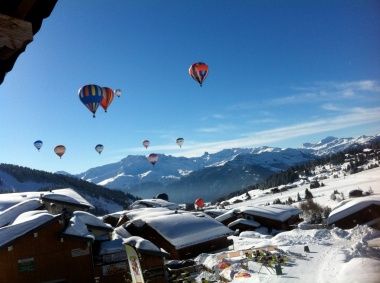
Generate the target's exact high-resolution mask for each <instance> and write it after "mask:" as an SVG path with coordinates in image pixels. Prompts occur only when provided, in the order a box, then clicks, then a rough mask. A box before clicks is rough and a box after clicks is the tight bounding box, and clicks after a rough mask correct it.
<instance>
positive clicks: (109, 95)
mask: <svg viewBox="0 0 380 283" xmlns="http://www.w3.org/2000/svg"><path fill="white" fill-rule="evenodd" d="M102 91H103V99H102V101H101V102H100V106H102V108H103V109H104V111H105V112H107V108H108V107H109V106H110V105H111V103H112V100H113V98H114V96H115V94H114V92H113V90H112V89H110V88H109V87H102Z"/></svg>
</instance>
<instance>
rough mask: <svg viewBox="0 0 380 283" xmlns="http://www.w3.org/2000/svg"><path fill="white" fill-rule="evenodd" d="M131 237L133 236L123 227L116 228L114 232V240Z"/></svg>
mask: <svg viewBox="0 0 380 283" xmlns="http://www.w3.org/2000/svg"><path fill="white" fill-rule="evenodd" d="M131 236H132V235H131V234H130V233H129V232H128V231H127V230H126V229H125V228H124V227H123V226H119V227H116V228H115V229H114V230H113V232H112V239H114V240H115V239H124V238H129V237H131Z"/></svg>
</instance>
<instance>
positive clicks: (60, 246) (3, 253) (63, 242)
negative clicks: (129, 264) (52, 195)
mask: <svg viewBox="0 0 380 283" xmlns="http://www.w3.org/2000/svg"><path fill="white" fill-rule="evenodd" d="M64 225H65V224H64V221H63V219H62V216H61V215H55V216H54V215H52V214H50V213H48V212H47V211H30V212H25V213H22V214H21V215H19V216H18V217H17V218H16V219H15V220H14V221H13V222H12V224H11V225H8V226H5V227H2V228H0V282H17V283H22V282H27V283H33V282H94V273H93V263H92V251H91V238H89V237H79V236H70V235H65V234H64V233H62V231H63V229H64V228H65V226H64Z"/></svg>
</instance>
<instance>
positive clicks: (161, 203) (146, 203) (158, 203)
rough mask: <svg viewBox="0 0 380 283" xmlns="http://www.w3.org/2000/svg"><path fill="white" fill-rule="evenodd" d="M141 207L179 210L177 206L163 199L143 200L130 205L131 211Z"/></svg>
mask: <svg viewBox="0 0 380 283" xmlns="http://www.w3.org/2000/svg"><path fill="white" fill-rule="evenodd" d="M143 207H166V208H168V209H179V206H178V204H175V203H173V202H169V201H166V200H163V199H143V200H137V201H135V202H134V203H132V204H131V205H130V208H131V209H136V208H143Z"/></svg>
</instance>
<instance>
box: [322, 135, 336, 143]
mask: <svg viewBox="0 0 380 283" xmlns="http://www.w3.org/2000/svg"><path fill="white" fill-rule="evenodd" d="M337 139H338V138H337V137H333V136H328V137H325V138H324V139H322V140H321V141H320V142H319V144H325V143H329V142H332V141H334V140H337Z"/></svg>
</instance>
